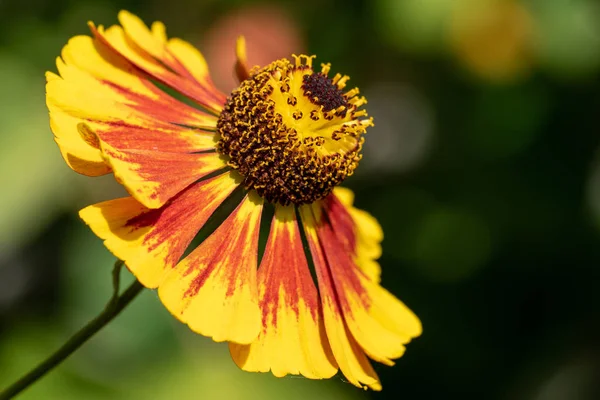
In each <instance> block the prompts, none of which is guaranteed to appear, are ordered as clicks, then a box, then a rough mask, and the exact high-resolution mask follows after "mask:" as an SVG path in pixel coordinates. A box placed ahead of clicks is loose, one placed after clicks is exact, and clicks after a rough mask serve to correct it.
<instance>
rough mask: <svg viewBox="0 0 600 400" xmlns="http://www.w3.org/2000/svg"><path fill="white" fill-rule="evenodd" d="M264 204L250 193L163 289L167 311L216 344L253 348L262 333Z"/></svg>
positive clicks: (170, 277) (171, 274) (190, 256)
mask: <svg viewBox="0 0 600 400" xmlns="http://www.w3.org/2000/svg"><path fill="white" fill-rule="evenodd" d="M262 205H263V201H262V199H261V198H260V197H259V196H258V195H256V194H255V193H253V192H251V193H250V194H249V195H248V196H246V198H245V199H244V200H243V201H242V203H241V204H240V205H239V206H238V207H237V208H236V210H235V211H234V212H233V213H232V214H231V215H230V216H229V217H228V218H227V219H226V220H225V221H224V222H223V224H221V226H220V227H219V228H217V230H216V231H215V232H214V233H213V234H212V235H210V236H209V237H208V239H206V240H205V241H204V242H203V243H202V244H201V245H200V246H198V247H197V248H196V249H195V250H194V251H193V252H192V253H191V254H190V255H188V256H187V257H186V258H185V259H183V260H182V261H181V262H180V263H179V264H178V265H177V266H176V267H175V269H173V270H172V271H171V273H170V274H169V275H168V276H167V277H166V279H165V280H164V281H163V283H162V284H161V285H160V287H159V290H158V294H159V296H160V298H161V300H162V302H163V304H164V305H165V306H166V307H167V309H168V310H169V311H170V312H171V313H172V314H173V315H175V316H176V317H177V318H179V319H180V320H181V321H183V322H185V323H187V324H188V325H189V327H190V328H191V329H192V330H193V331H195V332H198V333H200V334H202V335H204V336H209V337H212V338H213V340H215V341H217V342H222V341H231V342H236V343H251V342H252V341H254V340H255V339H256V337H257V336H258V333H259V331H260V325H261V324H260V321H261V318H260V310H259V308H258V293H257V283H256V267H257V258H258V232H259V228H260V216H261V212H262Z"/></svg>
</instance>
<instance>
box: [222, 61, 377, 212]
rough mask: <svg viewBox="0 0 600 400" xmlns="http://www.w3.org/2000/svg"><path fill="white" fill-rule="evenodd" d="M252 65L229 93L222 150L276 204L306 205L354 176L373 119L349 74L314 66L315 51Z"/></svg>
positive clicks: (250, 186)
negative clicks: (312, 54) (330, 74)
mask: <svg viewBox="0 0 600 400" xmlns="http://www.w3.org/2000/svg"><path fill="white" fill-rule="evenodd" d="M294 58H295V63H294V64H292V63H291V62H289V61H288V60H285V59H283V60H278V61H275V62H273V63H271V64H270V65H268V66H266V67H264V68H261V69H255V70H253V71H251V74H250V77H249V78H248V79H246V80H245V81H243V82H242V83H241V84H240V86H239V87H238V88H237V89H236V90H234V91H233V93H232V94H231V96H229V98H228V99H227V103H226V104H225V107H224V109H223V111H222V112H221V115H220V117H219V121H218V123H217V132H218V133H219V135H220V139H219V143H218V144H217V151H218V152H219V153H221V154H223V155H226V156H228V157H229V162H228V164H229V165H230V166H231V167H233V168H235V169H236V170H238V171H239V172H240V174H242V176H243V177H244V181H243V184H244V186H245V187H246V188H247V189H254V190H256V191H257V192H258V194H259V195H261V196H262V197H263V198H265V199H266V200H267V201H270V202H272V203H280V204H283V205H287V204H290V203H292V204H296V205H300V204H307V203H312V202H314V201H316V200H319V199H322V198H323V197H325V196H327V195H328V194H329V193H330V192H331V190H333V188H334V187H335V186H337V185H338V184H340V183H341V182H342V181H343V180H344V179H345V178H346V177H348V176H350V175H352V173H353V172H354V170H355V169H356V167H357V165H358V162H359V161H360V159H361V154H360V150H361V148H362V144H363V141H364V138H363V134H364V133H365V131H366V129H367V127H368V126H372V125H373V121H372V119H371V118H365V117H366V115H367V114H366V111H364V110H360V111H359V110H358V108H359V107H361V106H362V105H363V104H365V103H366V100H365V98H364V97H359V96H357V95H358V89H357V88H354V89H352V90H349V91H347V92H343V91H342V89H344V87H345V86H346V82H347V81H348V79H349V78H348V77H347V76H341V75H340V74H337V75H335V76H334V77H333V78H329V77H328V76H327V74H328V72H329V68H330V65H329V64H322V68H321V71H320V72H315V71H313V69H312V59H313V57H308V56H294Z"/></svg>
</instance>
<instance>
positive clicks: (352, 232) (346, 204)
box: [323, 187, 383, 283]
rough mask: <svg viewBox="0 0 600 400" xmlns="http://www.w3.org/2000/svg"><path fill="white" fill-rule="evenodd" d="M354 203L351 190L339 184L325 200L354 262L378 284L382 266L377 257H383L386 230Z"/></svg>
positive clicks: (324, 202) (326, 206)
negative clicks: (382, 248) (382, 243)
mask: <svg viewBox="0 0 600 400" xmlns="http://www.w3.org/2000/svg"><path fill="white" fill-rule="evenodd" d="M353 202H354V193H352V191H351V190H350V189H347V188H343V187H336V188H335V189H334V190H333V193H332V194H331V195H330V196H328V197H327V198H326V199H325V200H324V201H323V207H324V209H325V210H327V211H326V212H327V213H328V214H329V215H330V221H331V225H332V226H333V229H334V231H335V232H336V236H337V237H338V239H339V240H340V241H341V242H342V243H343V244H344V246H346V247H347V249H348V251H349V252H350V254H352V256H353V258H354V262H355V264H356V265H357V266H358V267H359V268H360V269H361V270H362V271H363V272H364V273H365V275H366V276H367V277H368V278H369V279H371V280H373V281H374V282H377V283H378V282H379V281H380V280H381V267H380V266H379V263H378V262H377V261H376V260H377V259H378V258H379V257H381V241H382V240H383V230H382V229H381V226H380V225H379V223H378V222H377V220H376V219H375V218H374V217H373V216H372V215H371V214H369V213H368V212H366V211H363V210H360V209H358V208H356V207H354V206H353V205H352V204H353Z"/></svg>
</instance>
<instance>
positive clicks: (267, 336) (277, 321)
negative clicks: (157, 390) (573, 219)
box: [229, 206, 337, 379]
mask: <svg viewBox="0 0 600 400" xmlns="http://www.w3.org/2000/svg"><path fill="white" fill-rule="evenodd" d="M258 290H259V305H260V308H261V311H262V330H261V333H260V335H259V337H258V339H257V340H256V341H255V342H253V343H252V344H250V345H239V344H230V346H229V349H230V351H231V355H232V357H233V360H234V361H235V362H236V364H237V365H238V366H239V367H240V368H242V369H244V370H246V371H258V372H268V371H269V370H271V371H272V372H273V375H275V376H278V377H281V376H285V375H287V374H301V375H304V376H305V377H307V378H311V379H322V378H329V377H331V376H333V375H334V374H335V373H336V372H337V365H336V364H335V361H334V360H333V355H332V354H331V349H330V348H329V344H328V342H327V338H326V337H325V331H324V326H323V321H322V316H321V310H320V306H319V299H318V294H317V289H316V288H315V286H314V283H313V281H312V278H311V276H310V271H309V269H308V264H307V262H306V257H305V255H304V251H303V248H302V240H301V238H300V231H299V230H298V224H297V223H296V216H295V213H294V208H293V207H280V206H277V207H276V209H275V217H274V218H273V222H272V224H271V233H270V235H269V240H268V243H267V246H266V249H265V254H264V256H263V259H262V262H261V266H260V268H259V270H258Z"/></svg>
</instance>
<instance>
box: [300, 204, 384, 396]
mask: <svg viewBox="0 0 600 400" xmlns="http://www.w3.org/2000/svg"><path fill="white" fill-rule="evenodd" d="M300 213H301V216H302V222H303V224H304V231H305V233H306V239H307V241H308V245H309V247H310V252H311V254H312V259H313V262H314V264H315V270H316V273H317V280H318V282H319V293H320V295H321V304H322V307H323V316H324V321H325V330H326V332H327V338H328V340H329V344H330V345H331V350H332V352H333V355H334V357H335V360H336V362H337V364H338V365H339V367H340V370H341V371H342V373H343V374H344V376H345V377H346V378H347V379H348V381H349V382H350V383H352V384H353V385H355V386H358V387H363V385H364V386H367V387H369V388H371V389H373V390H381V383H380V382H379V377H378V376H377V374H376V373H375V371H374V370H373V367H372V366H371V364H370V363H369V360H368V359H367V357H366V356H365V354H364V352H363V350H362V349H361V348H360V347H359V345H358V344H357V343H356V340H355V339H354V338H353V336H352V335H351V334H350V332H349V330H348V327H347V325H346V323H345V320H344V315H343V313H342V310H341V307H340V304H339V303H338V301H337V299H336V295H337V294H336V290H335V287H334V283H333V281H332V277H331V272H330V271H329V268H328V265H327V259H326V258H325V254H324V253H323V250H322V249H321V245H320V243H319V237H318V234H317V222H316V219H315V215H314V214H313V210H312V209H311V206H302V207H300Z"/></svg>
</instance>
